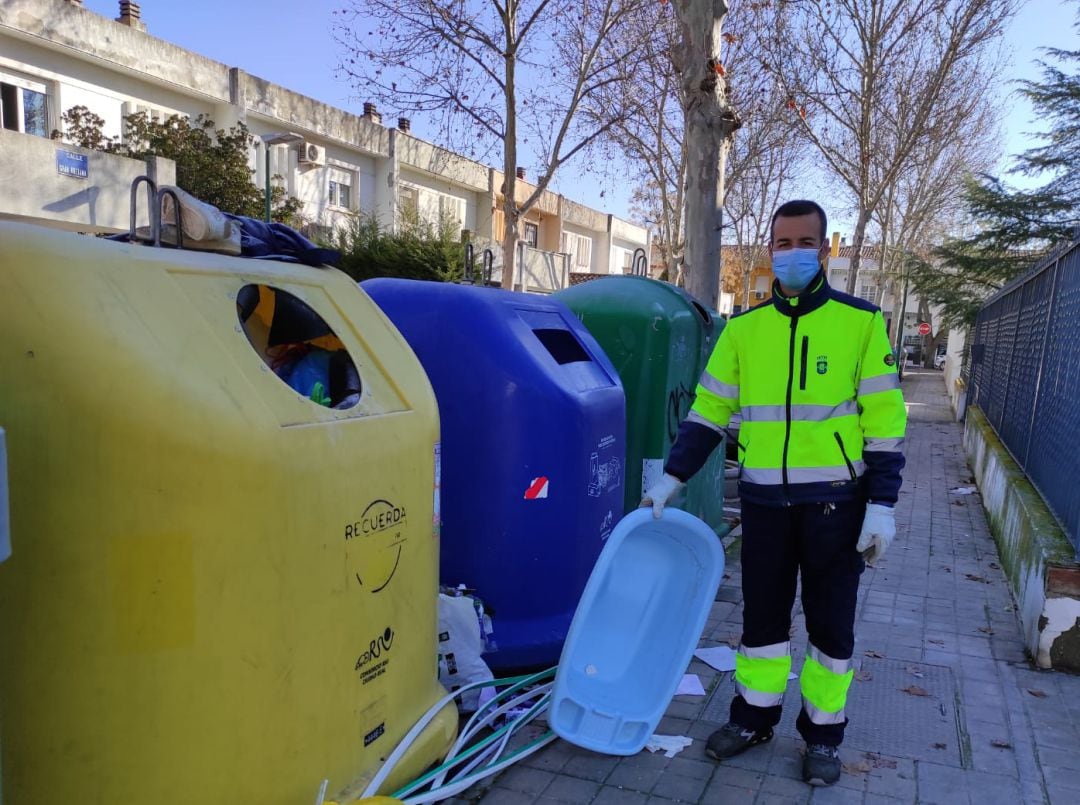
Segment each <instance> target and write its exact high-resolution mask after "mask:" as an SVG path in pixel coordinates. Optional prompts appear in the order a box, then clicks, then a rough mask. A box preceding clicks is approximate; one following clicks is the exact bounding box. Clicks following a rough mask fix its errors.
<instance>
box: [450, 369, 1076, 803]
mask: <svg viewBox="0 0 1080 805" xmlns="http://www.w3.org/2000/svg"><path fill="white" fill-rule="evenodd" d="M903 386H904V395H905V398H906V399H907V401H908V410H909V419H910V425H909V429H908V441H907V445H908V447H907V462H908V463H907V469H906V471H905V473H904V478H905V481H904V487H903V490H902V491H901V493H900V502H899V504H898V506H897V531H898V533H897V539H896V541H895V542H894V544H893V546H892V548H891V550H890V553H889V554H888V555H887V556H886V558H885V560H884V561H883V562H882V564H881V566H880V567H879V568H878V569H876V570H874V569H868V570H867V572H866V573H865V574H864V576H863V580H862V585H861V591H860V599H859V610H858V624H857V627H856V629H857V643H856V650H855V657H856V659H857V661H858V662H859V664H860V665H859V670H858V672H857V674H856V681H855V682H854V683H853V685H852V690H851V695H850V701H849V714H850V716H849V717H850V718H851V724H850V726H849V728H848V732H847V739H846V741H845V744H844V746H843V748H842V749H841V757H842V759H843V761H844V775H843V777H842V778H841V780H840V782H839V783H838V784H837V785H836V786H833V787H831V788H819V789H812V788H810V787H808V786H806V785H805V784H804V783H802V782H801V780H800V779H799V772H800V764H801V755H800V752H801V749H802V741H801V740H799V739H798V737H797V734H796V733H795V731H794V729H793V724H794V717H795V715H796V714H797V711H798V707H799V691H798V682H797V681H792V682H791V683H790V684H789V686H788V692H787V699H786V702H785V715H784V720H783V721H782V722H781V724H780V727H779V729H778V730H777V736H776V738H775V739H774V740H773V741H772V743H770V744H766V745H763V746H760V747H756V748H754V749H752V750H750V751H749V752H747V753H746V754H744V755H742V756H740V757H737V758H733V759H732V760H730V761H726V762H725V763H723V764H718V763H716V762H714V761H712V760H710V759H709V758H707V757H706V756H705V751H704V749H705V739H706V738H707V737H708V735H709V734H710V733H711V732H712V731H713V730H714V729H716V728H717V726H719V724H720V723H721V722H723V721H725V720H726V719H727V708H728V702H729V701H730V698H731V695H732V691H733V685H732V680H731V676H732V674H731V673H724V674H719V673H716V672H715V671H713V670H712V669H711V668H709V667H708V666H707V665H704V664H703V663H701V662H698V661H697V660H695V661H694V662H693V663H692V665H691V667H690V669H689V670H690V672H691V673H697V674H699V675H700V676H701V679H702V682H703V684H704V685H705V688H706V690H707V691H708V692H709V693H708V695H706V696H704V697H702V696H698V697H685V696H680V697H677V698H676V700H675V701H674V702H672V704H671V707H670V708H669V709H668V712H667V715H666V716H665V718H664V720H663V721H662V722H661V724H660V727H659V728H658V730H657V731H658V732H659V733H663V734H671V735H687V736H690V737H692V738H694V743H693V745H692V746H690V747H689V748H687V749H685V750H684V751H683V752H681V753H680V754H679V755H678V756H676V757H674V758H672V759H668V758H666V757H664V756H663V755H662V754H656V755H654V754H650V753H649V752H647V751H646V752H642V753H641V754H639V755H636V756H633V757H629V758H617V757H608V756H604V755H597V754H594V753H591V752H587V751H585V750H581V749H578V748H576V747H574V746H571V745H569V744H566V743H564V742H562V741H556V742H555V743H554V744H552V745H551V746H549V747H547V748H546V749H544V750H543V751H541V752H539V753H537V754H536V755H534V756H532V757H530V758H528V759H527V760H525V761H524V762H523V763H522V764H520V765H519V766H517V767H514V768H512V769H510V770H508V771H507V772H504V773H503V774H502V775H501V776H499V777H498V778H496V779H495V781H494V783H493V784H492V785H491V787H489V788H488V789H487V790H486V791H476V792H474V794H473V796H472V797H470V798H469V799H467V800H459V801H471V802H477V801H479V802H482V803H483V804H484V805H517V803H554V802H569V803H596V805H605V804H607V803H610V804H612V805H637V804H638V803H666V802H671V801H681V802H702V803H725V802H733V803H742V802H754V803H789V802H795V803H802V802H813V803H828V802H837V803H867V804H868V805H869V804H870V803H901V802H919V803H943V804H945V803H947V804H948V805H957V803H968V802H970V803H972V805H975V803H978V805H994V804H995V803H1003V804H1004V803H1010V804H1011V803H1018V802H1023V803H1045V802H1049V803H1054V805H1057V803H1062V805H1065V804H1066V803H1069V804H1071V803H1076V802H1080V751H1078V750H1080V677H1074V676H1069V675H1065V674H1061V673H1055V672H1045V671H1036V670H1034V669H1033V666H1031V664H1030V663H1029V662H1028V659H1027V656H1026V652H1025V649H1024V645H1023V642H1022V641H1021V638H1020V632H1019V627H1018V621H1017V618H1016V615H1015V612H1014V602H1013V598H1012V595H1011V593H1010V591H1009V587H1008V583H1007V582H1006V580H1005V577H1004V575H1003V573H1002V571H1001V569H1000V566H999V563H998V561H997V558H998V557H997V550H996V548H995V546H994V543H993V540H992V539H991V537H990V534H989V530H988V527H987V523H986V518H985V516H984V514H983V510H982V506H981V502H980V501H981V498H980V497H979V496H978V495H977V494H974V495H961V494H955V493H953V492H951V491H950V490H953V489H955V488H957V487H970V486H973V484H972V478H971V474H970V472H969V470H968V468H967V465H966V462H965V459H964V454H963V448H962V445H961V426H960V425H959V424H957V423H956V422H954V421H953V417H952V416H951V410H950V409H949V407H948V402H947V398H946V396H945V389H944V382H943V380H942V375H941V373H940V372H932V371H922V372H920V371H914V372H910V373H909V374H908V375H907V376H906V377H905V379H904V384H903ZM729 553H730V552H729ZM741 601H742V595H741V592H740V588H739V565H738V560H737V557H729V567H728V570H727V572H726V574H725V581H724V584H723V586H722V587H721V589H720V591H719V593H718V595H717V600H716V603H715V604H714V606H713V611H712V614H711V617H710V619H709V621H708V624H707V625H706V628H705V632H704V634H703V635H702V640H701V644H702V645H703V646H713V645H720V644H728V645H731V646H736V645H738V641H739V635H740V631H741V625H740V624H741V613H742V606H741ZM792 632H793V634H792V645H793V649H794V650H795V652H796V657H795V662H794V665H793V669H794V670H796V671H797V670H798V669H799V668H800V667H801V665H802V657H801V655H802V652H803V650H804V648H805V645H806V632H805V629H804V626H803V622H802V617H801V613H799V614H798V615H797V617H796V619H795V626H794V627H793V630H792Z"/></svg>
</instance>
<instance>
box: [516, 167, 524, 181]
mask: <svg viewBox="0 0 1080 805" xmlns="http://www.w3.org/2000/svg"><path fill="white" fill-rule="evenodd" d="M514 172H515V173H516V174H517V177H518V178H519V179H524V178H525V169H524V168H518V169H517V170H516V171H514Z"/></svg>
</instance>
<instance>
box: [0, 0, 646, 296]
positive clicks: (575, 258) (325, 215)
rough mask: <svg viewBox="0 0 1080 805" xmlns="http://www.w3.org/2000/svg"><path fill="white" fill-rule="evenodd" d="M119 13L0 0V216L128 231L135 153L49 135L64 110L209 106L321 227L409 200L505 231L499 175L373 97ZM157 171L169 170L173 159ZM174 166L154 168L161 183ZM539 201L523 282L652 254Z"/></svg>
mask: <svg viewBox="0 0 1080 805" xmlns="http://www.w3.org/2000/svg"><path fill="white" fill-rule="evenodd" d="M120 7H121V9H120V10H121V14H120V19H118V20H113V19H109V18H107V17H104V16H101V15H98V14H95V13H93V12H91V11H89V10H87V9H85V8H83V7H82V4H81V3H80V2H77V1H73V0H3V2H2V3H0V107H2V108H0V112H2V123H3V129H5V130H6V131H3V132H0V136H3V137H4V139H3V148H0V217H19V218H23V219H28V220H37V221H40V222H45V223H51V224H60V225H66V226H69V227H72V228H79V229H84V230H87V231H92V230H96V231H119V230H122V229H126V228H127V226H128V214H127V213H128V204H127V198H128V187H127V184H128V183H129V182H130V178H131V176H130V175H129V174H132V173H133V170H134V171H135V174H136V175H137V172H138V165H139V164H141V163H137V164H136V166H135V168H134V169H133V168H131V167H130V166H128V167H125V168H124V169H123V170H120V169H119V168H114V167H110V168H109V169H108V170H106V169H105V168H104V167H102V165H103V164H104V163H101V161H100V159H99V158H98V156H95V155H93V154H89V153H86V152H83V151H81V150H80V149H76V148H72V147H70V146H67V145H64V144H63V143H62V142H53V141H49V140H47V138H48V137H49V136H50V135H51V134H52V132H53V131H55V130H59V129H61V128H62V125H61V117H62V115H63V113H64V111H66V110H68V109H70V108H72V107H74V106H85V107H87V108H88V109H89V110H90V111H92V112H94V113H95V114H97V115H98V116H100V117H101V118H102V119H103V120H104V121H105V127H104V133H105V134H106V135H108V136H111V137H120V136H122V121H123V118H124V116H126V115H128V114H131V113H134V112H143V113H145V114H147V115H149V116H151V117H153V118H156V119H164V118H165V117H168V116H169V115H173V114H181V115H185V116H188V117H192V118H194V117H196V116H198V115H204V116H206V117H208V118H210V119H212V120H213V121H214V123H215V124H216V125H217V126H218V127H220V128H229V127H231V126H233V125H235V124H237V123H244V124H245V125H246V126H247V127H248V129H249V131H250V132H251V133H252V134H253V135H254V136H255V137H256V139H257V142H256V145H255V147H254V148H253V149H252V152H251V155H250V164H251V167H252V169H253V170H254V174H253V181H254V182H255V184H256V186H258V187H263V186H264V183H265V177H266V171H267V170H269V172H270V175H271V178H272V181H275V182H278V183H280V184H281V185H283V186H284V188H285V189H286V190H287V191H288V193H289V194H290V195H293V196H295V197H296V198H298V199H300V201H302V202H303V210H302V216H303V217H304V219H305V220H307V221H310V222H311V226H312V227H334V226H336V225H338V224H340V223H341V222H342V221H344V220H347V218H348V216H350V215H352V214H355V213H358V212H363V213H368V214H373V215H375V216H377V218H378V219H379V221H380V222H381V223H382V224H383V225H384V226H387V227H392V226H395V225H396V223H397V221H398V216H399V212H400V211H401V210H403V209H405V208H412V209H414V210H415V211H416V212H417V213H418V214H419V215H420V216H421V217H422V218H424V219H426V220H428V221H430V222H432V223H437V222H438V221H439V220H448V221H451V222H453V223H454V225H455V226H458V227H460V228H461V229H464V230H468V231H469V233H470V235H471V237H472V238H473V239H474V240H476V241H477V242H478V243H479V244H490V243H492V242H494V241H497V240H500V239H501V234H502V233H501V214H498V209H499V202H500V198H501V194H500V187H501V183H502V178H501V176H502V175H501V173H500V172H498V171H496V170H494V169H493V168H490V167H488V166H486V165H482V164H480V163H477V162H474V161H472V160H470V159H467V158H465V157H463V156H460V155H458V154H455V153H452V152H450V151H448V150H446V149H443V148H440V147H438V146H435V145H432V144H431V143H427V142H424V141H423V140H420V139H418V138H416V137H413V136H412V135H411V134H410V133H409V121H407V120H405V119H399V120H398V121H397V126H396V127H395V128H389V127H386V126H384V125H383V124H382V119H381V116H380V115H379V114H378V111H377V110H376V109H375V107H374V106H372V105H371V104H365V110H364V114H362V115H355V114H352V113H350V112H346V111H344V110H342V109H338V108H336V107H333V106H330V105H327V104H324V103H321V102H319V101H317V100H314V99H312V98H308V97H305V96H303V95H300V94H298V93H296V92H293V91H291V90H289V89H287V88H285V87H281V86H278V85H276V84H273V83H271V82H269V81H266V80H264V79H261V78H258V77H256V76H253V75H249V74H248V73H246V72H244V70H243V69H242V68H240V67H231V66H228V65H225V64H222V63H220V62H216V61H213V60H211V59H207V58H205V57H203V56H200V55H199V54H197V53H193V52H191V51H188V50H185V49H183V48H181V47H178V46H177V45H174V44H172V43H170V42H168V41H165V40H163V39H159V38H157V37H155V36H152V35H151V34H150V33H148V32H147V31H146V30H145V26H143V24H142V23H141V21H140V19H139V8H138V4H137V3H121V4H120ZM281 134H290V135H295V136H294V137H293V138H292V142H289V143H288V144H280V145H272V146H270V148H269V149H266V148H264V147H263V146H262V144H261V142H262V139H263V138H268V137H270V136H272V135H281ZM44 143H47V145H45V144H44ZM60 152H67V153H71V154H72V155H73V156H72V157H71V160H74V164H75V165H76V168H75V170H74V172H71V171H69V172H68V173H66V174H64V173H63V170H65V168H64V167H63V165H65V164H66V163H65V162H64V161H65V160H66V159H68V158H66V157H63V156H62V154H61V153H60ZM267 152H268V153H267ZM54 154H55V159H54V158H53V157H54ZM83 157H86V160H85V161H84V160H83ZM114 159H115V158H114ZM84 162H85V165H84ZM126 162H131V161H130V160H128V161H126ZM99 163H100V164H99ZM118 164H119V163H118ZM110 165H111V163H110ZM84 167H85V171H84ZM154 167H161V169H162V170H164V171H166V172H167V171H168V170H171V163H170V164H169V165H161V166H151V169H152V168H154ZM83 172H86V173H87V174H88V175H86V176H83V175H81V173H83ZM174 176H175V174H170V173H166V174H164V175H162V176H159V177H158V180H159V183H166V182H165V181H164V180H166V179H168V180H169V181H171V180H172V178H173V177H174ZM275 177H280V178H275ZM16 180H17V183H16ZM16 188H17V189H18V193H15V192H14V191H15V189H16ZM544 195H545V198H546V199H548V200H546V201H545V203H544V204H540V205H538V207H537V208H536V210H535V211H534V212H533V213H532V214H531V215H530V216H527V218H526V222H525V224H524V227H523V232H522V233H521V235H522V238H523V240H524V241H526V245H525V246H523V247H522V254H523V255H525V256H526V257H527V259H526V260H525V261H523V262H526V263H529V264H530V265H531V264H534V263H538V262H539V263H543V264H544V266H545V267H547V268H550V269H551V270H545V271H542V272H539V274H543V275H544V276H545V277H547V278H548V279H543V280H542V281H540V282H539V284H537V283H535V282H532V281H531V280H530V279H529V278H528V277H525V276H524V275H523V276H522V277H521V278H520V279H521V283H520V284H522V285H525V286H530V285H531V286H533V287H535V289H536V290H550V287H551V283H552V282H555V283H558V282H565V281H566V279H565V277H562V278H559V277H556V274H558V273H559V272H558V271H556V270H555V269H559V270H562V269H565V271H564V273H567V272H570V271H582V272H589V273H600V274H607V273H623V272H624V271H625V270H626V266H627V265H628V258H627V254H630V255H631V257H630V258H629V259H630V260H632V255H633V253H634V251H635V250H636V249H645V250H646V253H647V251H648V245H649V233H648V232H647V230H645V229H644V228H642V227H639V226H636V225H634V224H632V223H630V222H627V221H622V220H620V219H618V218H615V217H614V216H610V215H607V214H604V213H602V212H600V211H597V210H592V209H590V208H588V207H585V206H584V205H581V204H577V203H576V202H573V201H571V200H570V199H567V198H565V197H563V196H557V195H555V194H551V193H547V194H544ZM102 199H105V200H107V201H108V204H102V203H100V202H101V200H102ZM95 201H96V207H97V209H96V210H95V209H94V207H95ZM528 250H532V251H535V252H537V253H540V256H539V257H538V256H537V255H533V254H532V252H531V251H528ZM493 251H494V252H495V254H496V255H497V257H500V262H501V255H499V251H498V250H497V249H495V250H493ZM530 260H531V263H530V262H529V261H530ZM539 274H538V276H539ZM555 287H557V286H555Z"/></svg>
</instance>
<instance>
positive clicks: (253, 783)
mask: <svg viewBox="0 0 1080 805" xmlns="http://www.w3.org/2000/svg"><path fill="white" fill-rule="evenodd" d="M297 356H301V357H303V358H304V359H305V360H306V362H307V363H306V365H308V366H309V367H310V366H315V369H318V368H319V366H318V364H319V361H317V360H314V361H313V360H312V358H313V357H315V358H327V360H325V361H323V368H326V366H329V374H328V375H326V379H327V380H328V381H329V382H328V383H324V384H322V387H321V389H319V390H318V391H312V393H311V394H308V393H307V391H306V389H304V393H301V392H300V391H298V390H297V388H300V386H299V385H298V384H299V383H301V382H303V381H302V380H301V381H297V380H295V377H294V378H293V381H292V382H293V385H289V384H287V383H286V381H285V380H284V379H283V378H284V377H285V376H286V375H287V372H285V371H284V369H285V368H288V365H289V361H290V360H292V359H295V358H296V357H297ZM294 364H295V366H296V367H300V365H301V364H299V363H295V361H294ZM296 372H297V373H299V372H300V369H299V368H297V369H296ZM294 374H296V373H294ZM313 398H314V399H317V400H319V402H316V401H313ZM331 404H336V405H339V406H340V407H338V408H334V407H331ZM0 425H2V426H3V427H4V429H5V430H6V433H7V448H8V476H9V483H10V504H11V536H12V555H11V557H10V558H9V559H8V560H7V561H5V562H3V563H0V742H2V743H0V758H2V761H0V763H2V769H3V779H2V786H3V788H2V792H3V795H2V797H0V799H2V800H3V802H5V803H8V802H10V803H17V805H34V804H35V803H46V802H48V803H52V802H64V801H71V802H87V803H90V802H100V803H114V802H130V801H132V800H133V799H137V800H138V801H140V802H148V803H154V805H168V804H169V803H177V804H179V803H184V804H185V805H187V803H193V802H199V803H215V802H226V801H228V802H249V803H259V805H267V804H270V803H297V802H312V801H314V798H315V795H316V793H317V792H318V791H319V789H320V786H321V784H322V781H323V780H324V779H328V780H329V786H328V789H327V798H328V799H336V800H338V801H351V800H352V799H353V798H355V797H356V796H358V795H359V794H360V792H361V791H362V788H363V785H364V784H365V783H366V781H367V780H370V779H371V776H372V775H373V774H374V772H375V770H376V769H377V768H378V766H379V764H380V763H381V759H383V758H385V757H386V756H387V755H388V754H389V753H390V751H391V750H392V749H393V747H394V746H395V745H396V743H397V741H398V740H399V739H400V738H401V737H402V736H403V735H404V733H405V732H406V731H407V730H408V729H409V728H410V727H411V726H412V724H413V723H415V721H416V720H417V719H418V718H419V717H420V716H421V715H422V714H423V713H424V712H425V711H426V710H427V709H428V708H429V707H430V706H432V705H433V704H434V703H435V702H436V701H437V700H438V699H439V698H440V696H442V695H443V694H444V692H443V690H442V688H441V687H440V685H439V683H438V676H437V666H436V662H435V654H436V645H437V644H436V634H435V632H436V622H437V621H436V619H437V583H438V549H439V540H438V511H437V508H436V507H437V498H436V497H435V496H434V495H433V492H435V493H437V483H438V480H437V473H438V460H439V444H438V438H439V437H438V433H439V422H438V412H437V408H436V404H435V398H434V395H433V394H432V390H431V387H430V385H429V383H428V381H427V378H426V376H425V375H424V372H423V369H422V368H421V366H420V364H419V363H418V362H417V360H416V358H415V356H414V355H413V354H412V352H411V351H410V350H409V348H408V346H407V345H406V344H405V342H404V340H402V338H401V337H400V336H399V335H398V333H397V331H396V330H394V328H393V327H392V326H391V325H390V324H389V323H388V321H387V320H386V319H385V318H384V317H383V315H382V314H381V312H380V311H379V310H378V308H377V307H376V306H375V305H374V304H372V302H371V301H370V300H369V299H368V298H367V296H366V295H365V294H364V292H363V291H361V290H360V289H359V288H358V287H357V286H356V284H355V283H354V282H352V281H351V280H350V279H349V278H348V277H346V276H345V275H344V274H341V273H339V272H337V271H334V270H330V269H317V268H308V267H304V266H300V265H294V264H287V263H281V262H271V261H258V260H246V259H241V258H232V257H224V256H219V255H213V254H207V253H197V252H189V251H176V250H169V249H155V248H150V247H145V246H138V245H129V244H122V243H116V242H110V241H104V240H100V239H96V238H92V237H86V236H80V235H74V234H67V233H60V232H56V231H53V230H47V229H42V228H37V227H31V226H26V225H21V224H11V223H0ZM456 726H457V720H456V710H454V709H453V707H452V706H451V707H450V708H448V709H446V710H445V711H444V712H443V713H441V715H440V718H438V719H437V720H436V721H435V722H434V723H433V724H432V726H431V728H429V729H428V730H427V731H426V732H425V733H424V734H423V735H422V736H421V738H420V740H418V741H416V742H415V743H414V745H413V747H412V749H411V752H410V755H409V756H408V758H407V760H406V762H404V763H403V764H402V765H401V766H400V767H399V771H398V772H397V773H396V774H395V776H394V778H393V779H391V780H390V781H389V784H388V786H387V789H386V791H392V790H395V789H396V787H397V786H398V785H399V784H400V783H402V782H404V781H406V780H407V779H411V778H412V777H414V776H415V775H417V774H418V773H420V772H421V771H422V770H423V768H424V767H426V766H427V765H428V764H429V763H430V762H432V761H434V760H436V759H437V757H438V756H439V755H440V754H441V753H443V752H445V751H446V749H447V748H448V747H449V745H450V743H451V742H452V740H453V738H454V735H455V732H456Z"/></svg>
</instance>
